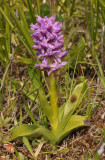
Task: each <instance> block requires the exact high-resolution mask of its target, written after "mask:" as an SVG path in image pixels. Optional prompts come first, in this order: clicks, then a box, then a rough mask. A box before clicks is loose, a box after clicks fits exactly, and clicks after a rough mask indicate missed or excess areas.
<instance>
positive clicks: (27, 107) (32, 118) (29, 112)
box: [23, 98, 37, 124]
mask: <svg viewBox="0 0 105 160" xmlns="http://www.w3.org/2000/svg"><path fill="white" fill-rule="evenodd" d="M23 101H24V104H25V106H26V110H27V113H28V114H29V116H30V118H31V120H32V121H33V123H34V124H36V123H37V122H36V121H35V118H34V116H33V114H32V113H31V110H30V108H29V106H28V104H27V102H26V100H25V99H24V98H23Z"/></svg>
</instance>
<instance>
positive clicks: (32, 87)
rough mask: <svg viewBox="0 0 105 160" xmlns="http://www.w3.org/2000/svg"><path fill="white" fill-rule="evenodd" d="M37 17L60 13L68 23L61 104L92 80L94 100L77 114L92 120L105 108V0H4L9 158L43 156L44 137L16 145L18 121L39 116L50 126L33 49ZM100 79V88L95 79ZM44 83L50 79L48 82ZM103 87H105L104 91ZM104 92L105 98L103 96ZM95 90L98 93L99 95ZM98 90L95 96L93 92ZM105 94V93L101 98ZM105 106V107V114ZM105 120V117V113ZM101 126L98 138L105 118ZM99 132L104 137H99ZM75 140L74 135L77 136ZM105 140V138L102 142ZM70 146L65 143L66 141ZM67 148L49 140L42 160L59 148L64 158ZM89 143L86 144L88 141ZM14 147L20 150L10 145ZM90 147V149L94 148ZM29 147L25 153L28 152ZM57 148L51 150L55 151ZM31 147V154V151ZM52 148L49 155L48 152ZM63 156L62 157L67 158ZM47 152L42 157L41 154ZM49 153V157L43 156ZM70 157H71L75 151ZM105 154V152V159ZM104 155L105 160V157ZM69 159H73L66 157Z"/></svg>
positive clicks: (1, 66) (2, 123) (4, 142)
mask: <svg viewBox="0 0 105 160" xmlns="http://www.w3.org/2000/svg"><path fill="white" fill-rule="evenodd" d="M37 15H39V16H41V17H44V16H48V17H50V16H52V15H53V16H55V17H56V20H57V21H60V22H61V23H62V26H63V33H64V47H65V49H66V50H68V54H67V56H66V57H65V60H66V61H68V64H67V66H66V67H65V68H64V71H65V70H66V72H65V74H64V76H63V77H61V78H60V82H59V85H60V86H61V89H60V92H59V96H60V97H61V98H60V99H59V105H60V104H61V103H62V104H63V102H65V100H67V99H68V94H69V92H70V91H72V89H73V88H74V86H75V84H77V83H79V82H83V81H84V80H85V79H88V80H87V81H88V84H89V86H88V93H87V94H88V96H87V97H88V98H87V99H86V100H87V102H88V103H86V101H84V102H83V104H82V105H81V106H82V107H80V108H78V110H77V112H78V113H80V114H82V115H86V116H87V117H88V120H89V121H91V118H92V119H93V124H94V119H95V120H96V121H97V119H96V117H95V116H96V115H95V113H96V112H97V111H98V109H99V108H100V106H101V103H102V101H103V100H104V96H105V91H104V89H105V76H104V67H105V64H104V61H105V55H104V54H105V1H104V0H84V1H82V0H1V1H0V85H1V86H0V114H1V117H0V130H1V131H0V147H1V151H0V156H1V157H2V158H5V157H6V158H8V159H19V158H20V159H29V158H30V159H34V158H33V152H34V150H35V148H37V149H38V147H39V151H38V150H37V151H36V152H35V154H36V155H35V156H37V155H39V152H40V149H41V148H42V146H41V145H43V143H45V141H44V140H43V138H42V139H41V140H39V139H38V140H34V141H32V142H31V143H30V144H29V141H27V139H24V141H23V143H24V145H25V146H26V149H27V150H28V151H26V150H25V147H24V145H23V144H22V142H21V141H17V142H16V143H15V142H14V143H10V142H9V140H10V135H11V133H12V131H13V129H14V127H15V126H16V125H18V124H22V123H23V122H24V123H34V122H35V120H37V121H38V122H39V124H42V125H44V126H46V127H47V126H48V123H47V120H46V117H45V115H44V114H43V113H42V110H41V109H40V108H39V101H38V93H37V90H38V88H39V87H40V79H39V74H40V71H39V70H37V69H35V68H34V67H33V66H34V64H35V63H36V59H35V51H34V50H33V49H32V45H33V40H32V38H31V30H30V24H35V23H36V17H37ZM96 80H97V83H95V87H96V88H95V89H94V87H93V84H94V83H93V82H94V81H96ZM42 83H43V84H44V82H42ZM101 88H102V89H101ZM100 90H101V91H102V92H101V96H100ZM94 91H95V93H94ZM93 93H94V96H93ZM99 96H100V97H99ZM104 112H105V106H104V105H103V113H102V114H104ZM103 116H104V119H105V115H103ZM102 122H103V123H102ZM102 122H101V123H102V126H101V129H100V130H101V132H100V135H101V136H100V137H99V139H98V142H99V141H101V139H102V138H103V137H104V135H105V129H104V126H105V121H104V120H103V121H102ZM98 136H99V135H98ZM71 139H72V138H71ZM102 142H104V140H103V141H102ZM63 145H64V144H63ZM63 145H61V150H59V148H57V147H55V148H54V147H53V148H51V146H50V145H48V143H47V142H46V144H45V146H47V149H46V150H45V148H44V151H43V152H44V153H43V152H42V153H41V154H40V155H39V159H41V158H42V159H45V157H46V156H48V157H49V155H50V159H51V156H52V157H54V154H53V153H55V152H57V151H58V156H57V158H59V159H61V158H62V159H63V158H64V157H65V158H66V157H67V156H68V155H66V156H65V155H64V154H63V152H67V153H68V152H69V150H68V147H67V146H66V147H64V148H62V147H63ZM85 145H86V144H85ZM11 146H12V147H13V146H14V147H15V149H14V147H13V148H12V149H13V151H14V152H12V151H11V150H9V149H8V148H9V147H10V148H11ZM88 149H89V148H88ZM96 149H97V150H98V148H93V150H92V151H90V150H85V151H84V152H83V154H82V158H81V155H79V154H78V156H77V157H76V155H73V152H74V151H72V154H71V155H72V157H71V158H74V159H75V158H77V159H86V158H87V159H89V157H91V158H93V157H94V158H95V159H99V156H101V155H99V153H98V152H97V151H95V150H96ZM22 150H24V152H23V151H22ZM49 150H50V151H51V152H50V151H49ZM25 151H26V152H25ZM46 152H48V154H47V153H46ZM61 155H62V156H61ZM41 156H42V157H41ZM43 156H44V157H43ZM69 156H70V155H69ZM102 158H103V159H104V158H105V155H104V156H103V157H102ZM102 158H101V159H102ZM66 159H67V158H66Z"/></svg>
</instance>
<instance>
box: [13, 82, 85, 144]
mask: <svg viewBox="0 0 105 160" xmlns="http://www.w3.org/2000/svg"><path fill="white" fill-rule="evenodd" d="M83 86H84V83H81V84H79V85H77V86H76V87H75V88H74V90H73V92H72V95H71V96H70V98H69V99H68V101H67V103H65V104H64V106H63V107H61V108H62V109H59V116H58V119H59V120H58V121H59V123H58V125H57V122H56V118H55V116H54V114H53V113H54V112H53V110H52V108H51V106H50V104H48V102H47V99H46V96H45V93H44V91H43V90H42V89H40V90H39V98H40V103H41V107H42V108H43V111H44V113H45V115H46V116H47V118H48V120H49V121H50V124H51V127H52V132H51V131H50V130H48V129H46V128H43V127H42V126H39V125H37V124H36V122H35V123H34V124H35V125H30V124H29V125H25V124H22V125H20V126H18V127H16V129H14V131H13V135H12V140H14V139H16V138H20V137H23V136H25V137H26V136H27V137H31V138H32V137H37V136H40V135H43V136H44V137H47V138H48V139H49V140H50V142H51V143H53V144H55V143H59V142H60V141H61V140H62V139H63V138H64V137H66V136H67V135H68V134H69V133H70V132H71V131H72V130H74V129H76V128H79V127H82V126H86V124H85V120H86V118H85V117H83V116H80V115H73V113H74V111H75V110H76V107H77V104H78V105H79V103H80V102H81V100H82V98H80V97H81V94H82V91H83ZM24 102H25V101H24ZM25 104H26V102H25ZM26 108H27V111H28V113H29V115H30V117H31V119H32V121H33V116H32V114H31V113H30V111H29V109H28V106H27V104H26ZM60 111H61V113H60ZM61 114H62V115H61ZM60 117H61V119H60ZM33 122H34V121H33ZM41 133H42V134H41ZM48 134H49V135H48ZM52 135H53V136H52ZM54 137H55V138H54Z"/></svg>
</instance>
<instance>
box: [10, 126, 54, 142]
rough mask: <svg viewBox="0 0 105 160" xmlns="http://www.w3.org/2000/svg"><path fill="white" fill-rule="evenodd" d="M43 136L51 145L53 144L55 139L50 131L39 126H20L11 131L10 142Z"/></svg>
mask: <svg viewBox="0 0 105 160" xmlns="http://www.w3.org/2000/svg"><path fill="white" fill-rule="evenodd" d="M40 136H44V137H45V138H46V139H47V140H50V142H51V143H52V144H54V143H55V141H56V137H55V136H54V135H53V134H52V132H51V131H50V130H48V129H47V128H44V127H43V126H40V125H31V124H22V125H20V126H18V127H16V128H15V129H14V131H13V134H12V137H11V140H15V139H20V138H22V137H27V138H29V139H32V138H37V137H40Z"/></svg>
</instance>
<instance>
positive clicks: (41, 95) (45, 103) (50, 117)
mask: <svg viewBox="0 0 105 160" xmlns="http://www.w3.org/2000/svg"><path fill="white" fill-rule="evenodd" d="M39 99H40V105H41V107H42V109H43V111H44V113H45V115H46V117H47V118H48V120H49V121H50V124H51V126H52V128H55V125H56V118H55V117H54V114H53V110H52V108H51V106H50V104H49V103H48V101H47V98H46V96H45V93H44V91H43V89H42V88H40V89H39Z"/></svg>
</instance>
